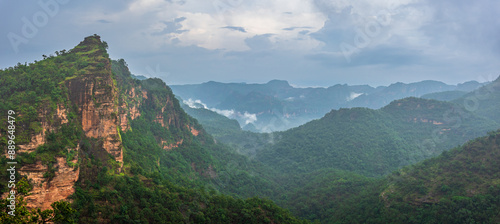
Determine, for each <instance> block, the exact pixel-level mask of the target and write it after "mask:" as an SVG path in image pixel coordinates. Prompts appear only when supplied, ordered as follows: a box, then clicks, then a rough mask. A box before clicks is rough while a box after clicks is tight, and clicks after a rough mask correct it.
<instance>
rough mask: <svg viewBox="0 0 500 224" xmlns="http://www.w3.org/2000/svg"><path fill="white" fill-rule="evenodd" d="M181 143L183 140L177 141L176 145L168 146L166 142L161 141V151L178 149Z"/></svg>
mask: <svg viewBox="0 0 500 224" xmlns="http://www.w3.org/2000/svg"><path fill="white" fill-rule="evenodd" d="M183 142H184V139H181V140H179V141H177V142H176V143H170V144H168V142H167V141H164V140H162V141H161V147H163V149H166V150H171V149H173V148H178V147H179V146H180V145H182V143H183Z"/></svg>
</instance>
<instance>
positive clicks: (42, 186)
mask: <svg viewBox="0 0 500 224" xmlns="http://www.w3.org/2000/svg"><path fill="white" fill-rule="evenodd" d="M56 160H57V163H56V164H54V168H55V169H56V170H57V171H56V172H55V176H54V178H52V179H51V180H48V179H47V178H45V177H44V174H45V173H46V172H48V170H49V169H48V167H47V166H45V165H42V163H41V162H40V161H38V162H37V163H36V164H30V165H26V166H23V167H22V168H21V169H20V171H19V173H20V174H21V175H26V176H27V177H28V180H30V181H31V183H32V184H33V189H32V190H31V191H30V195H28V196H26V197H25V199H26V202H27V207H28V208H40V209H42V210H46V209H51V206H50V205H51V204H52V203H54V202H56V201H60V200H66V199H67V198H68V197H69V196H70V195H72V194H73V193H75V189H74V188H73V185H74V184H75V182H76V181H78V175H79V174H80V169H79V168H77V169H74V168H72V167H70V166H68V164H67V163H66V159H65V158H63V157H57V158H56ZM77 161H78V158H75V160H73V162H74V163H76V162H77Z"/></svg>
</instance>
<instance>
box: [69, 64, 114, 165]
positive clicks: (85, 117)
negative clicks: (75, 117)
mask: <svg viewBox="0 0 500 224" xmlns="http://www.w3.org/2000/svg"><path fill="white" fill-rule="evenodd" d="M108 67H109V64H108ZM66 84H67V86H68V89H69V95H70V99H71V102H72V103H74V104H76V105H78V110H79V111H78V112H79V114H80V115H81V118H82V128H83V131H84V132H85V135H86V136H87V137H89V138H97V139H102V140H103V147H104V149H105V150H106V151H107V152H108V153H109V154H111V155H113V157H115V160H116V161H118V162H120V163H122V166H123V151H122V143H121V140H120V136H119V133H118V125H119V122H118V115H119V114H118V106H117V103H116V102H117V101H116V98H117V90H116V86H115V84H114V83H113V79H112V77H111V74H110V72H102V71H100V72H99V73H97V72H96V74H88V75H82V76H80V77H77V78H74V79H71V80H69V81H67V83H66Z"/></svg>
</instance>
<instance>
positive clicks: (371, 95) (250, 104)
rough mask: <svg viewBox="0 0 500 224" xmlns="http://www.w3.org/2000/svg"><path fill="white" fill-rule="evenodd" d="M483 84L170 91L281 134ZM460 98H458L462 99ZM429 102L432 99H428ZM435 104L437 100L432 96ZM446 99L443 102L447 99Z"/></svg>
mask: <svg viewBox="0 0 500 224" xmlns="http://www.w3.org/2000/svg"><path fill="white" fill-rule="evenodd" d="M484 84H486V83H478V82H477V81H470V82H466V83H463V84H458V85H448V84H445V83H442V82H438V81H421V82H416V83H409V84H404V83H395V84H392V85H389V86H379V87H376V88H375V87H371V86H369V85H354V86H350V85H346V84H344V85H340V84H339V85H334V86H331V87H328V88H296V87H293V86H291V85H290V84H289V83H288V82H287V81H281V80H272V81H270V82H268V83H265V84H246V83H219V82H206V83H202V84H193V85H172V86H171V88H172V90H173V91H174V94H176V95H177V96H178V97H180V98H181V99H182V101H183V102H184V103H185V104H187V105H189V106H190V107H193V108H205V109H209V110H212V111H215V112H217V113H219V114H222V115H224V116H226V117H228V118H231V119H236V120H237V121H238V122H239V123H240V125H241V126H242V127H243V129H245V130H250V131H256V132H271V131H281V130H286V129H289V128H292V127H296V126H299V125H301V124H304V123H306V122H307V121H310V120H312V119H317V118H320V117H322V116H323V115H324V114H325V113H328V112H329V111H330V110H332V109H339V108H352V107H366V108H371V109H378V108H381V107H383V106H385V105H387V104H389V103H390V102H391V101H393V100H397V99H402V98H405V97H410V96H413V97H421V96H424V95H426V94H431V93H441V92H449V91H455V92H456V93H457V94H455V95H453V96H451V97H448V98H449V99H450V100H452V99H455V98H458V97H460V96H461V95H460V94H458V93H463V94H465V93H467V92H469V91H472V90H474V89H477V88H479V87H480V86H482V85H484ZM463 94H462V95H463ZM428 97H429V98H433V96H432V95H430V96H428ZM436 98H438V99H441V98H439V96H436ZM448 98H447V99H448Z"/></svg>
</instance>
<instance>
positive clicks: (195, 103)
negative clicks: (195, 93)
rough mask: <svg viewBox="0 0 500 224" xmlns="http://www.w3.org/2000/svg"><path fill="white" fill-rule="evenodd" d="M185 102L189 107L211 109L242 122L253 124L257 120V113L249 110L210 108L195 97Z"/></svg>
mask: <svg viewBox="0 0 500 224" xmlns="http://www.w3.org/2000/svg"><path fill="white" fill-rule="evenodd" d="M183 103H184V104H186V105H187V106H188V107H191V108H196V109H199V108H203V109H207V110H211V111H213V112H215V113H218V114H220V115H223V116H225V117H227V118H230V119H236V120H237V121H238V122H240V123H241V124H245V125H247V124H253V123H255V122H256V121H257V114H252V113H248V112H247V111H245V112H243V113H241V112H238V111H235V110H221V109H217V108H210V107H208V106H207V105H206V104H205V103H203V102H202V101H201V100H193V99H191V98H190V99H188V100H183Z"/></svg>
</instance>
